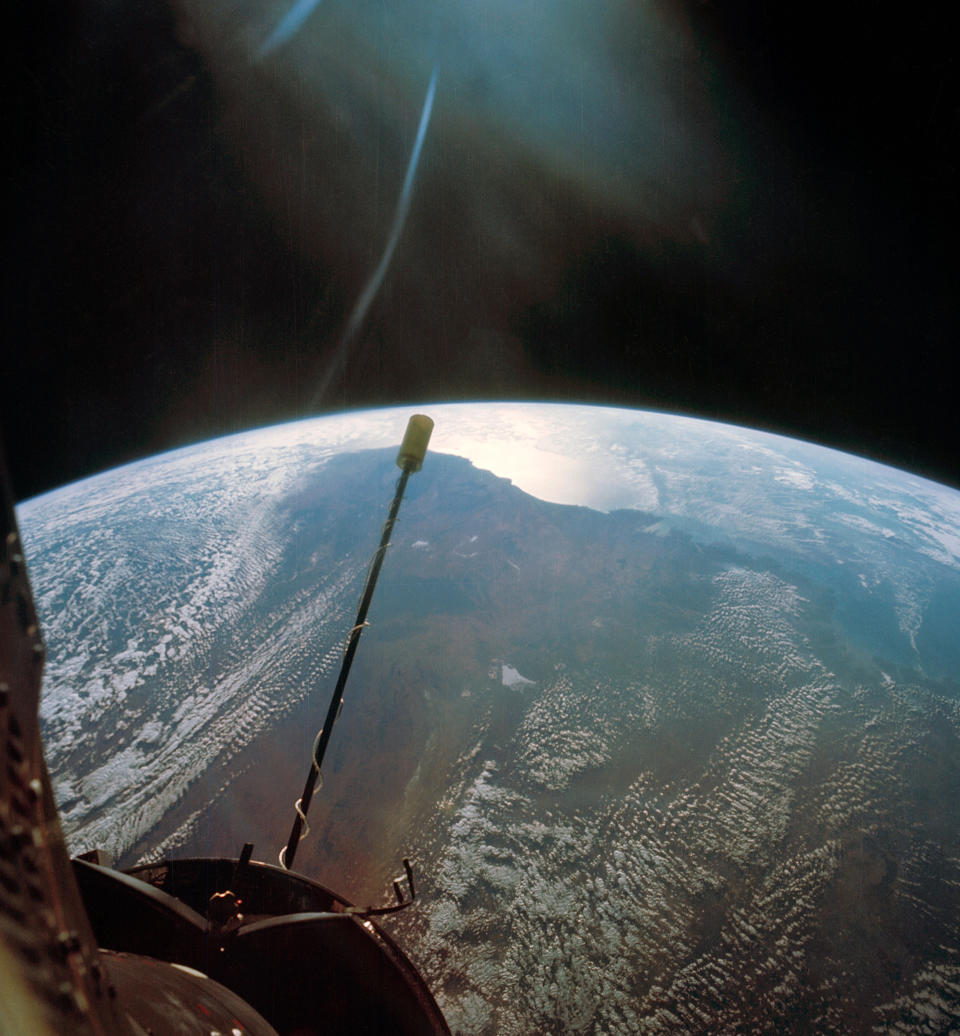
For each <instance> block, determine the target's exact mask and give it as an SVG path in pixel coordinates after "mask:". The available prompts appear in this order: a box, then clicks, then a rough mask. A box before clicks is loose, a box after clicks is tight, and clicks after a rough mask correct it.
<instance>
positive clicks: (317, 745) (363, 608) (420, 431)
mask: <svg viewBox="0 0 960 1036" xmlns="http://www.w3.org/2000/svg"><path fill="white" fill-rule="evenodd" d="M432 431H433V421H432V420H431V419H430V418H429V417H426V416H425V415H423V414H415V415H414V416H413V417H411V418H410V421H409V422H408V423H407V430H406V432H405V433H404V436H403V442H402V443H401V445H400V452H399V453H398V454H397V467H398V468H400V477H399V478H398V479H397V486H396V490H395V491H394V495H393V500H392V501H391V503H390V511H389V512H388V514H387V520H386V521H385V522H384V523H383V533H382V534H381V536H380V546H379V547H377V550H376V553H375V554H374V555H373V560H372V561H371V564H370V569H369V571H368V572H367V579H366V582H365V583H364V586H363V593H362V594H361V596H360V605H359V607H358V608H357V617H356V619H355V620H354V623H353V627H352V628H351V630H350V632H349V633H348V634H347V645H346V650H345V651H344V653H343V662H342V663H341V665H340V675H339V676H338V677H337V685H336V687H335V688H334V691H333V697H332V698H331V699H330V707H329V708H328V709H327V718H326V719H325V720H324V721H323V727H322V728H321V730H320V733H319V734H318V735H317V738H316V740H315V741H314V743H313V758H312V759H311V761H310V772H309V773H308V774H307V781H306V784H304V786H303V794H302V795H301V796H300V798H299V799H297V802H296V805H295V806H294V808H295V809H296V816H295V817H294V820H293V827H292V828H291V830H290V837H289V839H288V840H287V844H286V845H285V846H284V847H283V849H281V850H280V865H281V866H282V867H285V868H287V869H289V868H291V867H292V866H293V858H294V856H295V855H296V852H297V845H298V844H299V843H300V840H301V839H302V838H303V837H304V835H305V833H304V831H303V829H304V826H305V825H306V822H307V810H308V809H309V808H310V800H311V799H312V798H313V792H314V789H315V787H316V783H317V778H318V777H319V776H320V767H321V766H322V764H323V757H324V755H325V754H326V751H327V745H328V744H329V742H330V735H331V733H332V732H333V725H334V723H336V721H337V717H338V716H339V715H340V709H341V707H342V706H343V689H344V687H345V686H346V683H347V677H348V676H349V675H350V667H351V666H352V665H353V656H354V655H355V654H356V653H357V645H358V644H359V643H360V635H361V633H363V627H364V626H365V625H366V624H367V611H368V610H369V608H370V601H371V600H372V599H373V591H374V589H375V588H376V585H377V579H378V577H379V576H380V568H381V566H382V565H383V558H384V555H385V554H386V552H387V547H388V546H389V545H390V536H391V535H392V533H393V526H394V523H395V522H396V520H397V514H398V512H399V510H400V503H401V501H402V500H403V494H404V491H405V490H406V488H407V480H408V479H409V478H410V476H411V475H413V474H415V473H416V472H418V471H419V470H420V469H421V468H422V467H423V458H424V456H425V455H426V452H427V445H428V444H429V442H430V434H431V432H432Z"/></svg>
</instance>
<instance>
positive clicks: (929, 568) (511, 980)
mask: <svg viewBox="0 0 960 1036" xmlns="http://www.w3.org/2000/svg"><path fill="white" fill-rule="evenodd" d="M422 409H423V410H424V411H425V412H427V413H429V414H430V415H431V416H432V417H433V418H434V420H435V421H436V430H435V432H434V436H433V441H432V442H431V450H430V452H429V453H428V456H427V459H426V462H425V464H424V468H423V471H422V472H421V473H419V474H417V475H416V476H415V477H414V478H412V479H411V480H410V484H409V488H408V493H407V499H406V501H405V503H404V505H403V508H402V510H401V513H400V520H399V522H398V525H397V528H396V530H395V533H394V538H393V544H392V546H391V548H390V551H389V554H388V556H387V559H386V563H385V565H384V569H383V574H382V576H381V580H380V585H379V587H378V590H377V594H376V595H375V598H374V601H373V605H372V608H371V611H370V616H369V618H370V623H371V628H370V630H369V631H368V632H367V634H366V635H365V637H364V639H363V642H362V645H361V647H360V650H359V651H358V654H357V660H356V663H355V666H354V671H353V674H352V676H351V681H350V684H349V686H348V688H347V692H346V696H345V703H344V709H343V715H342V718H341V720H340V722H339V723H338V725H337V728H336V731H335V736H334V738H333V741H332V743H331V749H330V752H329V754H328V757H327V761H326V766H325V774H324V776H325V778H326V785H325V787H324V788H323V789H322V791H320V792H319V794H318V796H317V797H316V798H315V800H314V804H313V807H312V810H311V817H310V823H311V827H312V831H311V834H310V836H309V838H308V839H307V840H306V841H304V842H303V843H302V845H301V848H300V850H299V853H298V858H297V866H298V869H300V870H302V871H303V872H304V873H307V874H309V875H311V876H312V877H316V878H318V879H319V880H321V881H323V882H324V883H325V884H328V885H330V886H331V887H334V888H336V889H338V890H339V891H341V892H342V893H344V894H345V895H347V896H349V897H350V898H352V899H354V900H355V901H360V902H378V901H379V900H380V899H382V898H383V895H384V889H385V888H386V887H387V885H388V881H389V878H390V877H391V876H392V875H393V874H394V873H395V872H396V870H397V865H398V863H399V860H400V859H401V858H402V857H403V856H404V855H411V856H412V857H413V858H414V862H415V866H416V869H417V873H418V879H419V880H418V885H419V889H420V896H419V902H418V905H417V906H416V907H414V908H413V909H412V910H411V911H408V912H406V913H405V914H404V915H402V916H400V917H398V918H396V919H395V920H394V921H393V922H392V928H393V931H394V933H395V934H396V935H397V936H398V937H399V938H400V939H401V941H402V943H403V944H404V946H405V948H406V949H407V951H408V952H409V954H410V956H411V957H412V959H413V960H414V961H415V962H416V963H418V965H419V966H420V967H421V969H422V970H423V972H424V975H425V977H426V978H427V980H428V982H429V983H430V985H431V987H432V988H433V990H434V992H435V994H436V995H437V998H438V1001H439V1003H440V1005H441V1007H442V1008H443V1010H444V1012H445V1013H446V1015H447V1018H448V1020H449V1022H450V1024H451V1028H453V1030H454V1031H458V1032H465V1033H494V1032H517V1033H521V1032H532V1031H553V1032H623V1033H637V1032H650V1033H666V1032H676V1033H680V1032H707V1031H709V1032H734V1031H744V1030H749V1031H756V1032H783V1031H818V1032H850V1031H878V1032H898V1033H900V1032H902V1033H914V1032H915V1033H921V1032H947V1031H950V1027H951V1026H956V1024H957V1019H958V1018H960V920H958V918H960V835H958V823H957V821H958V819H960V818H958V813H960V638H958V637H957V636H956V633H957V616H958V614H960V493H957V492H956V491H954V490H952V489H949V488H947V487H945V486H941V485H938V484H936V483H933V482H929V481H926V480H924V479H922V478H919V477H917V476H914V475H911V474H908V473H906V472H902V471H897V470H895V469H892V468H888V467H884V466H882V465H879V464H876V463H873V462H870V461H866V460H863V459H861V458H857V457H853V456H851V455H847V454H842V453H838V452H836V451H831V450H827V449H825V448H822V447H818V446H815V445H812V444H809V443H802V442H799V441H795V440H790V439H785V438H783V437H779V436H775V435H771V434H768V433H762V432H758V431H753V430H749V429H745V428H739V427H735V426H731V425H723V424H716V423H711V422H705V421H700V420H694V419H690V418H683V417H678V416H673V415H666V414H658V413H651V412H642V411H628V410H616V409H607V408H598V407H585V406H573V405H559V404H556V405H554V404H522V403H514V404H494V403H484V404H442V405H436V406H434V405H431V406H429V407H424V408H422ZM414 411H415V408H412V407H409V408H408V407H404V408H392V409H389V410H376V411H365V412H360V413H354V414H345V415H338V416H334V417H326V418H316V419H311V420H307V421H301V422H297V423H295V424H288V425H283V426H277V427H273V428H266V429H260V430H257V431H252V432H248V433H243V434H241V435H235V436H230V437H227V438H223V439H218V440H214V441H211V442H208V443H203V444H199V445H196V446H191V447H188V448H186V449H182V450H178V451H175V452H171V453H168V454H163V455H161V456H157V457H153V458H149V459H147V460H144V461H140V462H138V463H136V464H132V465H128V466H127V467H124V468H119V469H116V470H114V471H109V472H105V473H102V474H100V475H97V476H94V477H93V478H90V479H86V480H84V481H83V482H78V483H74V484H73V485H70V486H66V487H63V488H62V489H58V490H56V491H54V492H52V493H48V494H46V495H44V496H42V497H37V498H35V499H32V500H28V501H26V502H24V503H23V504H21V505H20V506H19V507H18V519H19V522H20V526H21V530H22V534H23V539H24V543H25V546H26V550H27V557H28V561H29V565H30V574H31V578H32V582H33V587H34V593H35V597H36V602H37V609H38V613H39V615H40V617H41V623H42V627H43V632H44V637H45V641H46V644H47V651H48V661H47V667H46V673H45V681H44V692H43V699H42V703H41V723H42V726H43V732H44V741H45V752H46V757H47V763H48V767H49V769H50V772H51V778H52V780H53V784H54V789H55V793H56V795H57V800H58V804H59V806H60V810H61V817H62V820H63V824H64V829H65V833H66V835H67V838H68V842H69V844H70V846H71V849H72V850H73V851H75V852H80V851H83V850H86V849H90V848H103V849H106V850H107V851H109V852H110V853H112V854H113V855H114V856H115V857H116V858H117V859H118V862H119V863H120V864H121V865H124V866H126V865H129V864H132V863H134V862H136V861H137V860H140V859H154V858H157V857H158V856H160V855H164V854H170V855H181V856H183V855H187V856H193V855H228V856H236V855H237V853H238V851H239V849H240V847H241V845H242V843H243V842H244V841H253V842H255V844H256V846H257V849H256V856H257V857H258V858H260V859H265V860H268V861H273V860H275V859H276V853H277V851H278V850H279V848H280V846H281V845H282V844H283V843H284V842H285V840H286V836H287V833H288V831H289V826H290V823H291V821H292V817H293V801H294V799H295V798H296V795H297V794H298V793H299V789H300V786H301V784H302V780H303V776H304V773H305V769H306V766H307V765H308V761H309V757H310V746H311V744H312V741H313V737H314V734H315V732H316V729H317V727H318V725H319V724H320V723H321V722H322V717H323V714H324V712H325V709H326V704H327V702H328V700H329V696H330V693H331V691H332V686H333V681H334V680H335V678H336V673H337V668H338V665H339V659H340V655H341V652H342V646H343V640H344V637H345V635H346V632H347V630H348V628H349V626H350V624H351V622H352V619H353V615H354V612H355V608H356V601H357V597H358V595H359V593H360V589H361V587H362V582H363V578H364V575H365V572H366V568H367V565H368V562H369V560H370V556H371V554H372V551H373V549H374V547H375V546H376V543H377V542H378V536H379V531H380V527H381V525H382V522H383V519H384V517H385V514H386V506H387V504H388V502H389V499H390V496H391V494H392V487H393V482H394V480H395V477H396V473H397V472H396V468H395V466H394V458H395V456H396V450H397V446H398V444H399V441H400V438H401V437H402V434H403V430H404V427H405V423H406V419H407V417H408V416H409V415H410V414H411V413H413V412H414Z"/></svg>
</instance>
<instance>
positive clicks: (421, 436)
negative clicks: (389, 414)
mask: <svg viewBox="0 0 960 1036" xmlns="http://www.w3.org/2000/svg"><path fill="white" fill-rule="evenodd" d="M432 431H433V421H432V420H431V419H430V418H429V417H427V416H426V414H414V415H413V417H411V418H410V420H409V421H408V422H407V430H406V432H404V435H403V442H402V443H401V444H400V452H399V453H398V454H397V467H398V468H403V469H404V470H406V471H409V472H411V473H413V472H415V471H419V470H420V469H421V468H422V467H423V458H424V457H425V456H426V453H427V446H428V445H429V444H430V433H431V432H432Z"/></svg>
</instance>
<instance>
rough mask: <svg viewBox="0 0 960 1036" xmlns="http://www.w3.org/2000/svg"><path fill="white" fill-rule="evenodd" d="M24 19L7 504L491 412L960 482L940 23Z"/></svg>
mask: <svg viewBox="0 0 960 1036" xmlns="http://www.w3.org/2000/svg"><path fill="white" fill-rule="evenodd" d="M26 6H28V7H29V10H28V11H25V12H23V13H22V14H21V16H20V17H21V18H22V19H23V20H24V24H23V26H22V31H20V32H16V33H13V34H11V37H10V38H8V55H9V61H8V63H7V66H6V69H5V75H6V77H7V78H8V79H9V83H8V87H7V90H6V92H5V96H6V99H7V102H8V103H7V108H8V113H7V116H6V117H7V120H8V126H7V133H6V134H5V137H6V139H7V141H8V142H12V143H13V145H14V147H13V148H12V152H13V156H14V157H13V160H12V163H11V165H10V166H9V173H8V176H7V177H6V182H7V184H8V186H9V196H10V199H11V202H12V204H11V207H10V216H9V220H8V227H7V229H8V235H7V240H8V247H7V254H6V257H5V263H4V311H5V316H6V321H5V323H6V334H5V335H4V345H3V352H2V357H0V383H2V405H0V430H2V435H3V439H4V442H5V447H6V452H7V457H8V465H9V468H10V472H11V478H12V481H13V484H14V489H15V491H16V493H17V495H18V496H19V497H20V498H25V497H27V496H30V495H33V494H34V493H36V492H40V491H43V490H45V489H48V488H51V487H52V486H55V485H57V484H59V483H61V482H63V481H66V480H71V479H74V478H78V477H81V476H83V475H86V474H90V473H92V472H94V471H96V470H99V469H102V468H104V467H108V466H112V465H115V464H118V463H121V462H123V461H127V460H131V459H133V458H135V457H138V456H143V455H145V454H149V453H153V452H156V451H158V450H163V449H166V448H170V447H172V446H176V445H181V444H184V443H187V442H190V441H195V440H198V439H204V438H208V437H210V436H214V435H218V434H223V433H226V432H231V431H235V430H239V429H242V428H247V427H250V426H255V425H259V424H266V423H271V422H275V421H279V420H285V419H292V418H296V417H304V416H308V415H309V414H312V413H320V412H328V411H333V410H339V409H343V408H353V407H357V406H364V405H374V404H392V403H402V402H411V403H415V402H423V401H428V400H458V399H484V398H487V399H490V398H511V399H517V398H528V399H550V400H581V401H586V402H597V403H612V404H618V405H631V406H634V405H635V406H642V407H652V408H655V409H665V410H670V411H678V412H683V413H688V414H693V415H700V416H705V417H710V418H720V419H727V420H731V421H736V422H740V423H744V424H749V425H753V426H757V427H762V428H766V429H769V430H773V431H779V432H783V433H786V434H792V435H797V436H800V437H803V438H807V439H811V440H814V441H818V442H822V443H825V444H828V445H833V446H837V447H840V448H843V449H849V450H852V451H854V452H858V453H862V454H865V455H868V456H872V457H876V458H879V459H882V460H886V461H888V462H891V463H894V464H897V465H899V466H901V467H906V468H909V469H912V470H917V471H919V472H921V473H923V474H927V475H929V476H931V477H934V478H938V479H940V480H942V481H946V482H949V483H952V484H954V485H958V484H960V461H958V454H957V450H956V446H955V443H956V433H955V430H954V424H955V421H956V418H955V416H954V411H955V407H956V376H955V374H954V370H953V363H952V353H953V352H954V349H955V345H956V341H957V312H956V301H955V296H956V285H957V264H956V260H955V253H956V245H955V236H956V232H957V202H956V183H957V178H958V170H957V167H956V160H955V157H954V156H955V154H956V153H958V152H960V141H958V139H957V138H958V111H957V93H956V71H955V58H954V56H953V52H952V51H953V48H952V46H951V39H950V35H949V33H948V32H947V28H946V24H945V15H941V14H940V13H939V9H937V10H936V11H935V10H934V9H932V8H923V7H922V6H921V7H917V8H910V9H904V8H895V7H892V6H891V5H881V8H880V9H874V7H873V6H872V5H871V6H861V5H834V4H828V3H826V2H822V3H819V4H818V3H814V4H812V5H810V4H808V5H805V6H792V5H784V4H776V5H774V4H769V3H759V2H758V3H752V4H728V3H724V4H720V3H712V2H704V3H688V4H679V3H674V4H668V3H661V4H655V3H637V2H632V3H627V2H625V0H594V2H590V3H588V2H586V0H550V2H547V0H538V2H537V3H534V2H533V0H513V2H512V3H507V2H506V0H488V3H487V4H485V5H484V4H478V3H470V4H466V3H462V2H460V0H447V2H445V3H438V2H429V0H408V2H407V3H405V4H404V5H390V4H385V3H382V2H378V3H374V2H372V0H370V2H369V3H368V2H366V0H355V2H354V3H351V4H346V3H344V2H337V0H324V2H323V3H321V4H319V5H318V6H317V7H316V9H315V10H314V11H312V12H311V13H310V15H309V17H308V18H307V19H306V21H305V22H304V24H303V25H302V26H301V27H300V29H299V31H298V32H297V33H296V34H295V35H293V36H292V37H291V38H290V39H289V40H286V41H285V42H282V43H281V44H278V45H276V46H274V45H273V44H271V45H269V46H267V41H268V40H269V39H270V38H271V33H272V32H273V31H274V30H275V29H276V27H277V25H278V24H279V22H280V20H281V19H282V17H283V14H284V12H285V11H286V10H287V9H288V5H286V4H284V3H282V2H278V0H270V2H268V0H235V2H233V3H221V4H215V3H204V4H201V3H192V2H189V0H184V2H183V3H180V4H179V5H168V4H166V3H164V2H162V0H144V2H140V3H124V4H121V3H117V2H107V0H101V2H93V0H77V2H73V3H60V2H56V0H45V2H44V0H41V2H39V3H37V4H35V5H26ZM838 6H842V7H843V8H844V10H838V9H837V8H838ZM433 70H436V74H437V88H436V97H435V103H434V105H433V109H432V113H431V116H430V120H429V124H428V126H427V129H426V133H425V137H424V143H423V149H422V153H421V156H420V161H419V164H418V166H417V169H416V176H415V179H414V181H413V188H412V193H411V196H410V205H409V211H408V213H407V217H406V221H405V223H404V225H403V228H402V232H401V234H400V237H399V239H398V244H397V247H396V251H395V252H394V254H393V257H392V261H391V263H390V265H389V268H388V269H387V273H386V276H385V278H384V280H383V283H382V286H381V287H380V289H379V291H378V293H377V294H376V296H375V298H374V301H373V303H372V304H371V306H370V308H369V310H368V311H367V312H366V314H365V317H364V319H363V321H362V322H361V323H360V325H359V327H358V329H357V330H356V332H355V333H353V334H349V335H347V334H345V329H346V327H347V325H348V322H349V318H350V313H351V311H352V309H353V308H354V306H355V304H356V302H357V299H358V297H359V296H360V295H361V292H362V290H363V288H364V285H365V284H366V283H367V281H368V279H369V277H370V275H371V273H372V271H373V270H374V269H375V268H376V266H377V264H378V262H379V261H380V259H381V256H382V254H383V250H384V247H385V244H386V241H387V239H388V237H389V234H390V229H391V226H392V224H393V221H394V219H395V213H396V210H397V204H398V198H399V196H400V191H401V185H402V183H403V181H404V175H405V172H406V170H407V163H408V160H409V158H410V154H411V150H412V148H413V142H414V139H415V136H416V132H417V127H418V123H419V121H420V119H421V114H422V106H423V104H424V97H425V93H426V89H427V83H428V81H429V78H430V75H431V73H432V71H433ZM8 161H10V160H9V159H8Z"/></svg>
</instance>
